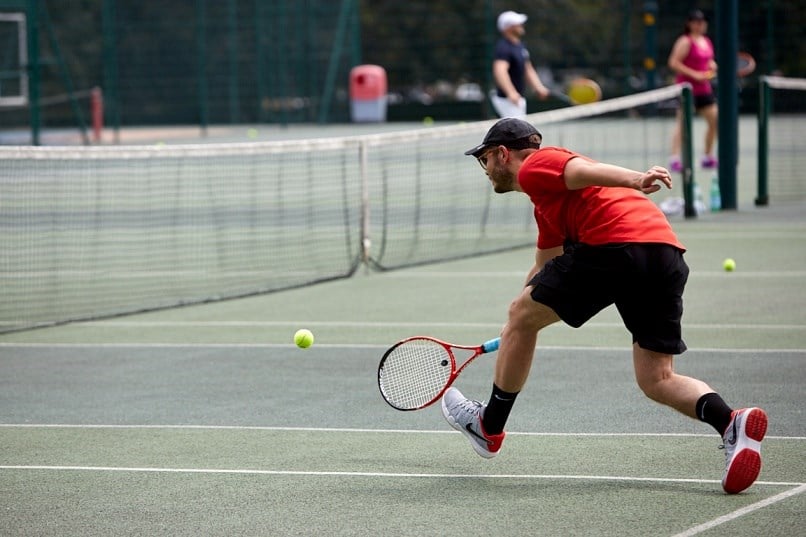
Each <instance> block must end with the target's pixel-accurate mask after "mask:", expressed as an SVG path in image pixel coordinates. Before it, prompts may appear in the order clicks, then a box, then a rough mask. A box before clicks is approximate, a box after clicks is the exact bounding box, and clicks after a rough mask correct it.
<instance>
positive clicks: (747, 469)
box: [722, 408, 767, 494]
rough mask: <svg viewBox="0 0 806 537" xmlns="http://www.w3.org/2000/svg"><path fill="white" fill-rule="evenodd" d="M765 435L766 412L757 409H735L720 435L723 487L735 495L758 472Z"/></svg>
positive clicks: (753, 478)
mask: <svg viewBox="0 0 806 537" xmlns="http://www.w3.org/2000/svg"><path fill="white" fill-rule="evenodd" d="M765 434H767V414H766V413H765V412H764V411H763V410H761V409H760V408H742V409H739V410H734V411H733V414H732V418H731V420H730V423H729V424H728V428H727V429H725V433H724V434H723V435H722V441H723V447H724V449H725V475H724V476H723V477H722V488H723V489H724V490H725V492H727V493H728V494H738V493H739V492H741V491H743V490H745V489H746V488H748V487H749V486H750V485H752V484H753V483H754V482H755V480H756V479H757V478H758V474H759V473H760V472H761V441H762V440H763V439H764V435H765Z"/></svg>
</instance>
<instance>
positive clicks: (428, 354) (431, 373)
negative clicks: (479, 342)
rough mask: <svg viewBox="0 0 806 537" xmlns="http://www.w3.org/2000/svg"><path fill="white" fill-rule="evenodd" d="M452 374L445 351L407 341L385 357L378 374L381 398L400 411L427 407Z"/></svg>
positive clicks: (427, 342) (430, 342)
mask: <svg viewBox="0 0 806 537" xmlns="http://www.w3.org/2000/svg"><path fill="white" fill-rule="evenodd" d="M452 371H453V361H452V360H451V355H450V354H449V353H448V350H447V349H445V347H443V346H442V345H440V344H439V343H436V342H433V341H427V340H422V341H409V342H406V343H403V344H401V345H398V346H397V347H395V348H394V349H392V350H391V351H390V352H389V354H388V355H387V356H386V359H385V360H384V362H383V364H382V365H381V369H380V370H379V373H378V382H379V385H380V388H381V392H382V393H383V396H384V397H385V398H386V400H387V401H389V403H390V404H392V405H393V406H395V407H397V408H400V409H415V408H420V407H422V406H423V405H425V404H427V403H430V402H431V401H433V400H434V398H435V397H437V396H438V395H439V394H440V392H441V391H442V390H443V388H444V387H445V385H446V384H447V383H448V380H449V379H450V377H451V373H452Z"/></svg>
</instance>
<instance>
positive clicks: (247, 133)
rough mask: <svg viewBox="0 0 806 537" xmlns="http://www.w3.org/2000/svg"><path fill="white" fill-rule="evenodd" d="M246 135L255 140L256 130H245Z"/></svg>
mask: <svg viewBox="0 0 806 537" xmlns="http://www.w3.org/2000/svg"><path fill="white" fill-rule="evenodd" d="M246 135H247V136H248V137H249V138H252V139H255V138H257V129H249V130H247V131H246Z"/></svg>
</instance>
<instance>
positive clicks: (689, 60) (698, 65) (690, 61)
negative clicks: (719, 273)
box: [675, 36, 714, 95]
mask: <svg viewBox="0 0 806 537" xmlns="http://www.w3.org/2000/svg"><path fill="white" fill-rule="evenodd" d="M688 40H689V43H691V48H690V49H689V52H688V56H686V59H685V60H683V65H685V66H686V67H690V68H691V69H694V70H695V71H707V70H708V64H709V63H710V62H711V60H713V59H714V45H713V43H711V40H710V39H708V37H707V36H702V39H701V40H700V43H699V45H698V44H697V42H696V41H694V39H693V38H692V37H691V36H688ZM675 82H677V83H678V84H679V83H680V82H688V83H690V84H691V90H692V93H694V95H710V94H711V93H713V88H712V87H711V82H710V81H708V80H700V81H697V80H692V79H690V78H688V77H687V76H684V75H680V74H678V75H677V76H676V77H675Z"/></svg>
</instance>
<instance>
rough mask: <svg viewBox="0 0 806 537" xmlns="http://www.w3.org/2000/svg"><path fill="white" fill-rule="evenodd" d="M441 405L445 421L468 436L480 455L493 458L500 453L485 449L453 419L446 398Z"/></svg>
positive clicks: (471, 444) (474, 449)
mask: <svg viewBox="0 0 806 537" xmlns="http://www.w3.org/2000/svg"><path fill="white" fill-rule="evenodd" d="M440 406H442V415H443V416H444V417H445V421H447V422H448V424H449V425H450V426H451V427H453V428H454V429H456V430H457V431H459V432H460V433H462V434H463V435H465V438H467V439H468V440H469V441H470V446H471V447H472V448H473V451H475V452H476V453H478V454H479V456H481V457H484V458H485V459H492V458H493V457H495V456H496V455H497V454H498V453H497V452H493V451H487V450H486V449H484V448H482V447H480V446H479V445H478V444H476V441H475V438H473V437H472V436H471V435H470V433H468V432H467V431H466V430H465V429H464V427H462V426H461V425H459V424H458V423H457V422H456V420H455V419H453V416H451V414H450V412H448V409H447V407H446V406H445V400H444V399H443V400H442V404H441V405H440Z"/></svg>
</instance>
